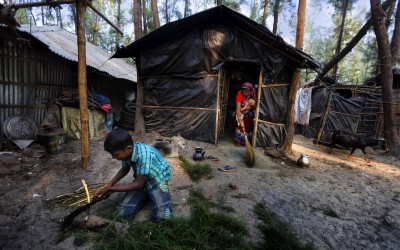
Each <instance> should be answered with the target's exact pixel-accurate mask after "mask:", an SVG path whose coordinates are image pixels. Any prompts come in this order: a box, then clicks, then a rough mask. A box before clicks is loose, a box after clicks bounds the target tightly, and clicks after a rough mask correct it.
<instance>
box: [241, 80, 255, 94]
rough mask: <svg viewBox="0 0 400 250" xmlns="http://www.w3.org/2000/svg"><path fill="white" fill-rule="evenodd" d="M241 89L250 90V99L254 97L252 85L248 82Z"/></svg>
mask: <svg viewBox="0 0 400 250" xmlns="http://www.w3.org/2000/svg"><path fill="white" fill-rule="evenodd" d="M242 89H249V90H250V98H255V97H256V89H255V88H254V87H253V84H251V83H250V82H245V83H243V85H242Z"/></svg>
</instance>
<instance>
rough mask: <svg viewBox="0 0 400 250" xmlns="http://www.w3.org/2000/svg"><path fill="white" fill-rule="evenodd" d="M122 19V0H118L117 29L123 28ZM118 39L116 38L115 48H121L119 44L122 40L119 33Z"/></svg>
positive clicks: (117, 34)
mask: <svg viewBox="0 0 400 250" xmlns="http://www.w3.org/2000/svg"><path fill="white" fill-rule="evenodd" d="M121 19H122V13H121V0H117V23H116V25H117V27H118V28H121ZM115 35H116V37H115V46H116V47H118V46H119V42H120V40H121V34H120V33H119V32H116V34H115Z"/></svg>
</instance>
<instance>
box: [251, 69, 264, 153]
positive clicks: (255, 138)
mask: <svg viewBox="0 0 400 250" xmlns="http://www.w3.org/2000/svg"><path fill="white" fill-rule="evenodd" d="M262 73H263V70H262V67H260V73H259V75H258V88H257V105H256V117H255V119H254V129H253V138H252V139H251V145H252V146H253V148H254V147H255V146H256V142H257V128H258V118H259V117H260V103H261V100H260V99H261V90H262V84H263V78H262Z"/></svg>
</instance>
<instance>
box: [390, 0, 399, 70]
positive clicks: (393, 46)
mask: <svg viewBox="0 0 400 250" xmlns="http://www.w3.org/2000/svg"><path fill="white" fill-rule="evenodd" d="M399 45H400V0H399V1H397V10H396V16H395V21H394V29H393V36H392V42H391V43H390V51H391V54H392V61H393V63H392V66H395V65H396V62H397V55H398V52H399Z"/></svg>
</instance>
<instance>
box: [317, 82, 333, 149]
mask: <svg viewBox="0 0 400 250" xmlns="http://www.w3.org/2000/svg"><path fill="white" fill-rule="evenodd" d="M332 92H333V90H331V92H330V93H329V98H328V101H327V103H326V105H325V112H324V116H323V117H322V121H321V126H320V127H319V130H318V134H317V144H318V142H319V140H320V139H321V135H322V131H323V130H324V127H325V122H326V119H327V118H328V114H329V110H330V106H331V100H332Z"/></svg>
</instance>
